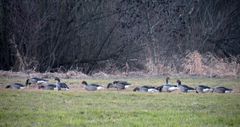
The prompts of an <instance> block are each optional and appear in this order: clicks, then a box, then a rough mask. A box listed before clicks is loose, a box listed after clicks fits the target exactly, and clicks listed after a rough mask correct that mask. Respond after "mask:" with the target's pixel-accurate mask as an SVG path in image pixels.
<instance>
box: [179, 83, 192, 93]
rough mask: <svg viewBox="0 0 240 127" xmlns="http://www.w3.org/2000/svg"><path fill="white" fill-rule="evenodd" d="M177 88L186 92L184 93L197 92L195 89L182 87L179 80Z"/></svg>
mask: <svg viewBox="0 0 240 127" xmlns="http://www.w3.org/2000/svg"><path fill="white" fill-rule="evenodd" d="M177 87H178V88H179V89H180V91H181V92H184V93H187V92H193V91H195V90H194V88H192V87H190V86H187V85H182V83H181V81H180V80H177Z"/></svg>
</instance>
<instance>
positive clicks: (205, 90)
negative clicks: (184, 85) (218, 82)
mask: <svg viewBox="0 0 240 127" xmlns="http://www.w3.org/2000/svg"><path fill="white" fill-rule="evenodd" d="M195 89H196V93H208V92H211V90H212V88H210V87H208V86H205V85H198V86H197V87H196V88H195Z"/></svg>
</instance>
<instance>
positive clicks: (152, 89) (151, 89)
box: [133, 86, 159, 93]
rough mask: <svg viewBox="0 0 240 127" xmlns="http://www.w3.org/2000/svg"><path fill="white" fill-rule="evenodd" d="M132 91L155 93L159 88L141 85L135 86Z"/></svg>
mask: <svg viewBox="0 0 240 127" xmlns="http://www.w3.org/2000/svg"><path fill="white" fill-rule="evenodd" d="M133 91H134V92H136V91H139V92H149V93H157V92H159V90H158V89H157V88H155V87H153V86H141V87H136V88H134V89H133Z"/></svg>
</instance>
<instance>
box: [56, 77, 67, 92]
mask: <svg viewBox="0 0 240 127" xmlns="http://www.w3.org/2000/svg"><path fill="white" fill-rule="evenodd" d="M55 80H56V81H57V83H56V87H55V88H54V89H55V90H69V87H68V86H67V84H66V83H62V82H60V78H58V77H55Z"/></svg>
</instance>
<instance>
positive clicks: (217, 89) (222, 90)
mask: <svg viewBox="0 0 240 127" xmlns="http://www.w3.org/2000/svg"><path fill="white" fill-rule="evenodd" d="M232 91H233V90H232V89H229V88H226V87H215V88H213V92H215V93H231V92H232Z"/></svg>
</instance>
